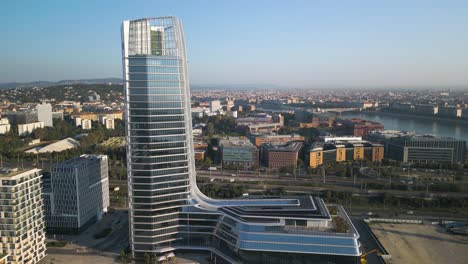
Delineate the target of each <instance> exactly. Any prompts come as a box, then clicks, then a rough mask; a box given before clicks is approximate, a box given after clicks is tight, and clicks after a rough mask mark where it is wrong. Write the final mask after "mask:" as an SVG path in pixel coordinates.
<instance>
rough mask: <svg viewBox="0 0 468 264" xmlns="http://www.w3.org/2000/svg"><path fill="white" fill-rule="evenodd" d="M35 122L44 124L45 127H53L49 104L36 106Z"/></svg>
mask: <svg viewBox="0 0 468 264" xmlns="http://www.w3.org/2000/svg"><path fill="white" fill-rule="evenodd" d="M36 112H37V120H38V121H39V122H44V126H45V127H53V126H54V123H53V122H52V105H50V104H49V103H42V104H38V105H37V106H36Z"/></svg>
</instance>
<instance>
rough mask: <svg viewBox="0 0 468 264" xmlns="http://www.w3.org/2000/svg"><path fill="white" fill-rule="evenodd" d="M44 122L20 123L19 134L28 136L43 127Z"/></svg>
mask: <svg viewBox="0 0 468 264" xmlns="http://www.w3.org/2000/svg"><path fill="white" fill-rule="evenodd" d="M43 127H44V122H34V123H29V124H18V135H19V136H27V135H29V134H31V133H32V132H33V131H34V129H36V128H43Z"/></svg>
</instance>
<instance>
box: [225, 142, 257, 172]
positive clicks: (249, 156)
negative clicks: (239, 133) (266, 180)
mask: <svg viewBox="0 0 468 264" xmlns="http://www.w3.org/2000/svg"><path fill="white" fill-rule="evenodd" d="M219 147H220V149H221V162H222V164H223V167H224V168H234V169H245V170H249V169H252V168H256V167H258V165H259V164H258V158H259V157H258V149H257V147H255V146H254V145H253V144H252V143H251V142H250V140H249V139H248V138H247V137H226V138H222V139H221V140H220V141H219Z"/></svg>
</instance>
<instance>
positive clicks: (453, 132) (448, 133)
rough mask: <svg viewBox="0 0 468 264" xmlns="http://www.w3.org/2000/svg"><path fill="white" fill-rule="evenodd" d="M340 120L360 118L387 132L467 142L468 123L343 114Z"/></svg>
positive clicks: (372, 114)
mask: <svg viewBox="0 0 468 264" xmlns="http://www.w3.org/2000/svg"><path fill="white" fill-rule="evenodd" d="M340 117H341V118H362V119H367V120H371V121H376V122H379V123H382V124H383V125H384V126H385V129H388V130H404V131H413V132H416V133H418V134H432V135H435V136H440V137H452V138H457V139H461V140H464V141H466V142H468V122H466V121H464V122H461V121H460V122H458V121H455V120H439V119H438V120H435V119H431V118H426V117H413V116H410V117H408V116H404V115H386V114H379V113H355V112H345V113H343V114H341V116H340Z"/></svg>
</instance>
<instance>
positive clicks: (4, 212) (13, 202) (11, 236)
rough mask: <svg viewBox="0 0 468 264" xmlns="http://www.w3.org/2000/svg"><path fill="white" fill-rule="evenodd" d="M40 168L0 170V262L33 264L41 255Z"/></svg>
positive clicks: (42, 220) (43, 231) (43, 251)
mask: <svg viewBox="0 0 468 264" xmlns="http://www.w3.org/2000/svg"><path fill="white" fill-rule="evenodd" d="M41 176H42V174H41V170H39V169H27V170H19V169H11V170H3V171H2V172H1V173H0V261H1V259H2V258H3V261H4V260H5V258H4V256H3V257H2V255H5V254H7V255H8V256H7V258H6V259H7V260H6V263H9V264H35V263H38V262H39V261H40V260H41V259H43V258H44V257H45V251H46V244H45V224H44V207H43V200H42V190H41Z"/></svg>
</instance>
